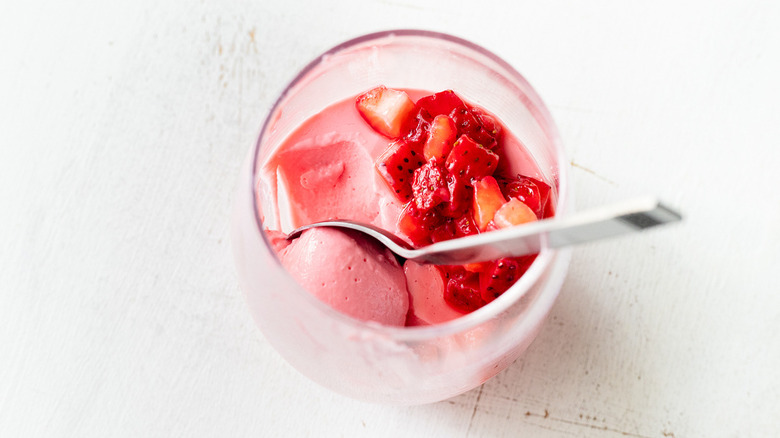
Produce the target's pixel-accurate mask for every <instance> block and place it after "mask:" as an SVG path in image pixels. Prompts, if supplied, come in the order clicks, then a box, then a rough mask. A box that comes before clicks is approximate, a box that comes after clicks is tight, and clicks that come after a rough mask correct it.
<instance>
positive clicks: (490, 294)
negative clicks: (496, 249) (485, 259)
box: [479, 258, 523, 303]
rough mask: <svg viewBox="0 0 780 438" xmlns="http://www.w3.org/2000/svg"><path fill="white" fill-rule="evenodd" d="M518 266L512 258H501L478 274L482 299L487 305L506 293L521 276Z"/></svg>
mask: <svg viewBox="0 0 780 438" xmlns="http://www.w3.org/2000/svg"><path fill="white" fill-rule="evenodd" d="M520 271H521V269H520V264H519V263H518V262H517V260H516V259H514V258H502V259H498V260H496V261H494V262H492V263H491V264H490V265H488V266H487V268H486V269H485V270H484V271H482V272H481V273H480V274H479V289H480V296H481V297H482V299H483V300H484V301H485V302H486V303H489V302H491V301H493V300H495V299H496V298H498V297H499V296H500V295H501V294H503V293H504V292H506V290H507V289H509V287H510V286H512V285H513V284H515V281H517V279H518V278H520V276H521V275H523V273H522V272H520Z"/></svg>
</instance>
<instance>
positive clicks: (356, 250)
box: [272, 228, 409, 326]
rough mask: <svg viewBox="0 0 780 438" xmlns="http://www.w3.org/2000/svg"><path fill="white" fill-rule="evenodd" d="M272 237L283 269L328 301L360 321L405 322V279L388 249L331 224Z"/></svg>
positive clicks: (406, 305)
mask: <svg viewBox="0 0 780 438" xmlns="http://www.w3.org/2000/svg"><path fill="white" fill-rule="evenodd" d="M272 240H273V243H274V245H275V247H276V249H277V251H278V254H279V258H280V260H281V262H282V265H283V266H284V267H285V269H287V270H288V271H289V272H290V274H291V275H292V276H293V278H295V280H296V281H298V283H300V285H301V286H303V287H304V288H305V289H306V290H307V291H309V292H310V293H311V294H312V295H314V296H315V297H317V298H319V299H320V300H322V301H323V302H325V303H326V304H328V305H330V306H331V307H333V308H334V309H336V310H338V311H339V312H342V313H344V314H347V315H349V316H352V317H353V318H357V319H360V320H363V321H375V322H378V323H380V324H385V325H395V326H403V325H404V324H405V322H406V314H407V312H408V310H409V293H408V292H407V289H406V277H405V276H404V272H403V269H402V268H401V266H400V265H398V262H397V261H396V259H395V256H393V254H392V253H391V252H390V251H389V250H387V249H386V248H384V247H382V246H380V245H378V244H377V243H375V242H373V241H372V240H370V239H364V238H361V237H360V236H357V238H356V236H355V235H354V234H352V233H345V232H342V231H339V230H335V229H332V228H314V229H311V230H308V231H305V232H304V233H303V234H302V235H301V236H300V237H299V238H297V239H294V240H293V241H292V242H288V241H287V240H286V239H284V238H280V237H276V238H274V239H272Z"/></svg>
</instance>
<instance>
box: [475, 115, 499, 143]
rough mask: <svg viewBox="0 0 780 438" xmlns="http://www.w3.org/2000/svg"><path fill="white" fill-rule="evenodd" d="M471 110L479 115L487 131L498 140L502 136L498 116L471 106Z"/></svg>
mask: <svg viewBox="0 0 780 438" xmlns="http://www.w3.org/2000/svg"><path fill="white" fill-rule="evenodd" d="M471 112H472V113H473V114H474V115H476V116H477V119H478V120H479V123H480V124H481V125H482V128H483V129H484V130H485V133H486V134H487V135H489V136H491V137H493V138H494V139H496V141H498V140H499V138H500V136H501V124H500V123H498V121H497V120H496V118H495V117H493V116H492V115H490V114H488V113H486V112H485V111H483V110H482V109H480V108H471Z"/></svg>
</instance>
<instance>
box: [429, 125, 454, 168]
mask: <svg viewBox="0 0 780 438" xmlns="http://www.w3.org/2000/svg"><path fill="white" fill-rule="evenodd" d="M455 134H456V132H455V122H453V121H452V119H450V118H449V117H448V116H445V115H438V116H436V117H434V118H433V121H432V122H431V126H430V131H429V133H428V140H427V141H426V142H425V146H423V155H425V159H426V160H430V159H431V158H434V157H435V158H438V159H439V160H441V161H442V162H443V161H444V160H445V159H446V158H447V155H449V153H450V150H452V143H454V142H455Z"/></svg>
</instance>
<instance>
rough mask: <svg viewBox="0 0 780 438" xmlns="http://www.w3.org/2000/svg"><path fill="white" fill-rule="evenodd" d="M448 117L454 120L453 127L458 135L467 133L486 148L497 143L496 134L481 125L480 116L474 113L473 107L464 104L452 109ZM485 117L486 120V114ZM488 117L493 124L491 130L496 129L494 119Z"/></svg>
mask: <svg viewBox="0 0 780 438" xmlns="http://www.w3.org/2000/svg"><path fill="white" fill-rule="evenodd" d="M482 114H484V113H482ZM450 117H451V118H452V120H453V121H454V122H455V127H456V128H457V130H458V135H459V136H463V135H467V136H469V137H471V138H472V139H474V140H475V141H476V142H477V143H479V144H481V145H482V146H484V147H486V148H488V149H493V148H495V147H496V145H497V144H498V139H497V135H496V136H493V135H492V134H491V132H489V131H488V130H487V129H485V128H484V127H483V126H482V121H481V119H480V117H479V116H478V115H477V114H475V109H473V108H469V107H467V106H465V105H464V106H463V107H460V108H456V109H454V110H453V111H452V113H450ZM485 119H486V120H487V115H486V114H485ZM490 119H491V120H490V121H491V124H492V125H493V126H491V130H496V131H498V130H497V129H496V123H495V119H493V118H492V117H491V118H490Z"/></svg>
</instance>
